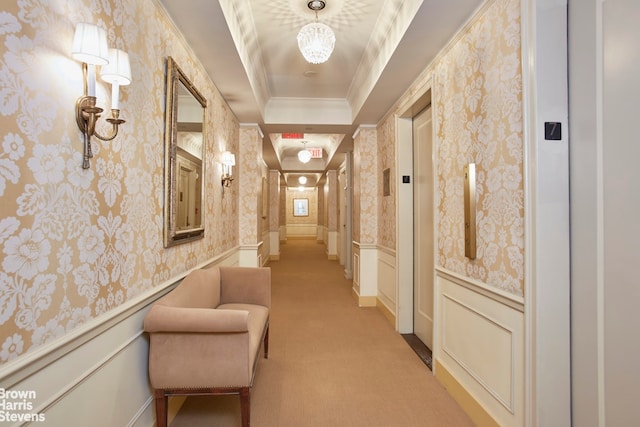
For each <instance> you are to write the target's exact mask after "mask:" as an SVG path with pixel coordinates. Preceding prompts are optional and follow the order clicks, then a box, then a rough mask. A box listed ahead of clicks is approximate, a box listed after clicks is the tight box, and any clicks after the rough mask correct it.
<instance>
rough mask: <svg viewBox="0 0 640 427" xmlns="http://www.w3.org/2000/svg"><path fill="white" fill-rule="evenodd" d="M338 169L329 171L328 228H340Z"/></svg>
mask: <svg viewBox="0 0 640 427" xmlns="http://www.w3.org/2000/svg"><path fill="white" fill-rule="evenodd" d="M338 193H339V191H338V171H336V170H331V171H327V194H326V196H327V230H328V231H337V230H338Z"/></svg>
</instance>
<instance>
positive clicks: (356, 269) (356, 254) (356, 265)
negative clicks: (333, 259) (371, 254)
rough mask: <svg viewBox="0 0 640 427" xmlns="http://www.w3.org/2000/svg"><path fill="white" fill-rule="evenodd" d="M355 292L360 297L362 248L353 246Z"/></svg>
mask: <svg viewBox="0 0 640 427" xmlns="http://www.w3.org/2000/svg"><path fill="white" fill-rule="evenodd" d="M353 292H354V293H355V294H356V295H360V248H359V247H358V246H357V245H353Z"/></svg>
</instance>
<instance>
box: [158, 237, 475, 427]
mask: <svg viewBox="0 0 640 427" xmlns="http://www.w3.org/2000/svg"><path fill="white" fill-rule="evenodd" d="M281 251H282V252H281V255H280V261H274V262H271V263H270V264H269V267H271V270H272V314H271V328H270V345H269V359H267V360H265V359H261V360H260V365H259V366H258V371H257V374H256V379H255V383H254V387H253V390H252V394H251V399H252V401H251V421H252V425H254V426H270V427H281V426H296V427H305V426H381V427H382V426H385V427H389V426H406V427H410V426H471V425H472V423H471V421H470V420H469V418H468V417H467V416H466V414H465V413H464V412H463V411H462V410H461V409H460V407H459V406H458V405H457V404H456V402H455V401H454V400H453V399H452V398H451V396H449V394H448V393H447V392H446V390H445V389H444V388H443V387H442V386H441V385H440V384H439V383H438V382H437V381H436V380H435V378H434V377H433V376H432V374H431V371H429V369H428V368H427V367H426V366H425V364H424V363H423V362H422V361H421V360H420V359H419V358H418V357H417V356H416V354H415V353H414V352H413V350H412V349H411V348H410V347H409V346H408V345H407V344H406V342H405V341H404V340H403V338H402V337H401V335H399V334H398V333H396V332H395V331H394V329H393V327H392V326H391V325H390V324H389V322H388V321H387V320H386V318H385V317H384V316H383V315H382V313H380V312H379V311H378V309H376V308H358V307H357V305H356V302H355V299H354V298H353V296H352V291H351V281H350V280H346V279H344V271H343V269H342V267H341V266H340V265H339V264H338V263H337V262H336V261H328V260H327V259H326V258H327V257H326V254H325V247H324V245H321V244H318V243H316V242H315V241H314V240H290V241H287V243H286V244H284V245H282V246H281ZM239 414H240V410H239V401H238V397H237V396H221V397H197V398H194V397H190V398H188V399H187V401H186V402H185V404H184V405H183V407H182V409H181V410H180V412H179V413H178V416H177V417H176V419H175V420H174V421H173V423H172V424H171V427H187V426H188V427H198V426H212V425H215V426H236V425H240V419H239V418H240V417H239Z"/></svg>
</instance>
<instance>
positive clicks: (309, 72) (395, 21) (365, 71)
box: [160, 0, 484, 186]
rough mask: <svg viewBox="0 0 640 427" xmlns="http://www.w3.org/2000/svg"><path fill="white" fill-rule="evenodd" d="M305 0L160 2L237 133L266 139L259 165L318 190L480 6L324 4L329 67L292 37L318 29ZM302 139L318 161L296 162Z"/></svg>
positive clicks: (462, 1) (429, 1) (439, 1)
mask: <svg viewBox="0 0 640 427" xmlns="http://www.w3.org/2000/svg"><path fill="white" fill-rule="evenodd" d="M307 1H308V0H268V1H267V0H263V1H261V0H219V1H216V0H188V1H185V0H160V2H161V3H162V5H163V6H164V7H165V9H166V10H167V12H168V13H169V15H170V16H171V18H172V19H173V21H174V22H175V24H176V26H177V27H178V28H179V29H180V31H181V32H182V33H183V35H184V37H185V39H186V41H187V42H188V43H189V44H190V46H191V48H192V49H193V51H194V53H195V54H196V55H197V56H198V58H199V59H200V61H201V62H202V64H203V65H204V68H205V69H206V71H207V72H208V73H209V75H210V77H211V79H212V80H213V82H214V83H215V85H216V86H217V87H218V89H219V90H220V91H221V93H222V95H223V96H224V98H225V99H226V100H227V103H228V104H229V107H230V108H231V109H232V110H233V112H234V113H235V115H236V116H237V118H238V120H239V121H240V122H241V123H256V124H258V125H259V126H260V128H261V129H262V132H263V134H264V144H263V151H264V158H265V161H266V162H267V165H268V166H269V168H270V169H278V170H280V171H282V172H283V174H284V177H285V179H286V182H287V184H288V185H291V186H297V185H298V177H299V176H300V175H305V176H307V178H308V179H309V181H308V183H307V186H312V185H315V184H316V183H317V182H318V180H319V179H321V177H322V176H323V173H324V172H325V171H326V170H327V169H334V168H336V167H337V166H338V165H339V164H340V163H341V162H342V161H343V159H344V154H343V153H344V152H346V151H348V150H350V149H351V147H352V144H353V139H352V135H353V133H354V132H355V130H356V128H357V127H358V126H359V125H362V124H376V123H377V122H378V121H379V120H380V119H382V118H383V116H384V115H385V113H387V111H388V110H389V109H390V108H391V107H392V106H393V104H394V103H395V102H396V101H397V100H398V98H400V96H401V95H402V94H403V93H404V92H405V91H406V90H407V88H408V87H409V85H410V84H411V83H412V82H413V80H415V78H416V77H417V76H418V75H419V74H420V72H421V71H423V70H424V69H425V68H426V66H427V65H428V64H429V63H430V62H431V61H432V60H433V58H434V57H435V55H436V54H437V53H438V51H440V49H442V47H444V45H445V44H446V43H447V42H448V40H449V39H450V38H451V37H452V36H453V35H454V34H455V32H456V31H457V29H458V28H460V27H461V26H462V25H463V24H464V23H465V22H466V21H467V19H468V18H469V17H471V15H472V14H473V12H474V11H475V10H476V9H477V8H478V7H480V5H481V4H482V3H483V2H484V0H325V1H326V7H325V9H324V10H322V11H320V12H318V20H319V22H321V23H324V24H327V25H329V26H330V27H331V28H332V29H333V31H334V33H335V35H336V46H335V49H334V51H333V54H332V55H331V58H329V60H328V61H327V62H326V63H324V64H318V65H313V64H309V63H307V62H306V61H305V60H304V58H303V57H302V55H301V54H300V52H299V50H298V46H297V41H296V35H297V33H298V31H299V30H300V28H301V27H302V26H303V25H305V24H307V23H309V22H312V21H314V20H315V13H314V12H313V11H311V10H310V9H309V8H308V7H307ZM286 132H300V133H304V134H305V137H304V139H305V140H306V141H308V144H307V145H308V146H309V147H311V146H314V147H322V148H323V150H324V153H325V154H324V156H323V159H322V160H318V159H315V160H312V161H311V162H309V163H308V164H306V165H304V164H302V163H300V162H299V161H298V160H297V156H296V154H297V151H299V149H301V148H302V143H301V141H300V140H288V139H282V138H279V135H280V134H281V133H286Z"/></svg>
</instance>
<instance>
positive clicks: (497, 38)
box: [434, 0, 524, 295]
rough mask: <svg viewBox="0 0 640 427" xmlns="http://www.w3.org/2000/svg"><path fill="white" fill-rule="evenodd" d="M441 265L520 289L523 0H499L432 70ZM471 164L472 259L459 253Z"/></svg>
mask: <svg viewBox="0 0 640 427" xmlns="http://www.w3.org/2000/svg"><path fill="white" fill-rule="evenodd" d="M434 93H435V103H434V105H435V114H436V121H435V123H436V133H437V140H438V143H437V147H438V148H437V176H438V188H437V197H438V201H439V204H438V211H439V222H438V251H439V253H438V264H440V265H441V266H443V267H445V268H447V269H450V270H452V271H455V272H457V273H459V274H463V275H466V276H468V277H472V278H474V279H477V280H480V281H482V282H485V283H487V284H489V285H491V286H495V287H497V288H500V289H502V290H505V291H508V292H511V293H514V294H518V295H522V294H523V283H524V187H523V163H522V162H523V146H524V145H523V134H522V65H521V60H520V2H519V1H518V0H496V2H495V3H494V4H493V5H492V6H491V7H490V8H489V9H488V10H487V12H486V13H485V14H484V15H483V16H481V17H480V18H479V19H478V20H477V21H476V22H474V24H473V25H472V26H471V28H470V29H469V31H468V32H467V33H466V34H465V35H464V36H463V37H462V39H461V40H460V41H459V42H458V43H456V44H455V46H453V47H452V48H451V50H450V51H449V52H447V54H446V55H445V56H444V58H443V59H442V60H441V61H440V62H439V63H438V64H437V66H436V69H435V91H434ZM470 162H474V163H475V164H476V185H477V187H476V191H477V200H476V203H477V248H478V249H477V258H476V259H475V260H473V261H471V260H469V259H468V258H465V256H464V225H463V224H464V199H463V188H464V187H463V175H462V170H463V167H464V165H466V164H467V163H470Z"/></svg>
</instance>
